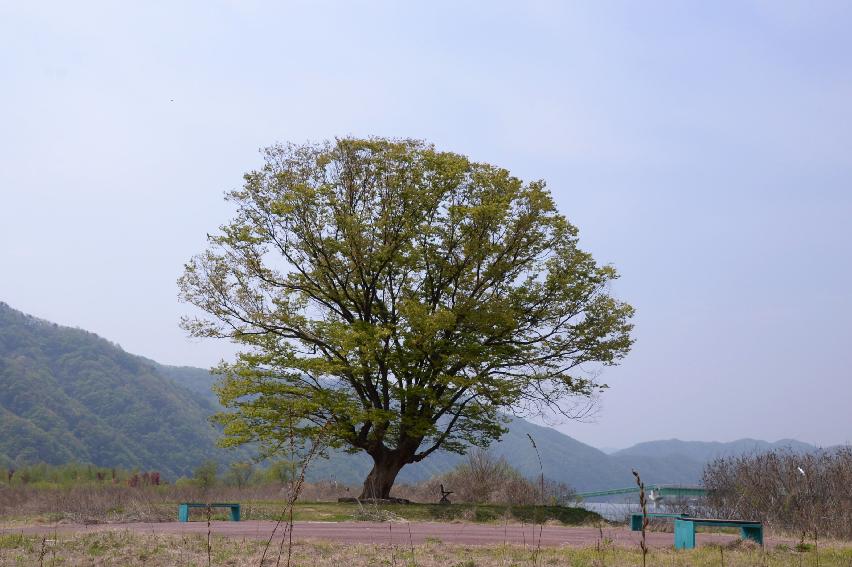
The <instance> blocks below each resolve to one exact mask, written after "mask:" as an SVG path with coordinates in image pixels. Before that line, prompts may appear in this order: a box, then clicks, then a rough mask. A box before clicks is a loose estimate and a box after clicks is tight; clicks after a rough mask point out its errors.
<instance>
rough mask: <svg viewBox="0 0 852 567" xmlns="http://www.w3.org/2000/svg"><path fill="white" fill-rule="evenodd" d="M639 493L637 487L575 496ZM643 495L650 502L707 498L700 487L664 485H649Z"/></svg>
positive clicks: (597, 491) (704, 491) (583, 493)
mask: <svg viewBox="0 0 852 567" xmlns="http://www.w3.org/2000/svg"><path fill="white" fill-rule="evenodd" d="M638 492H639V487H638V486H631V487H629V488H612V489H610V490H595V491H593V492H580V493H578V494H577V496H578V497H579V498H592V497H594V496H611V495H613V494H636V493H638ZM645 493H646V494H647V495H648V498H649V499H651V500H656V499H658V498H664V497H667V496H668V497H675V498H677V497H681V498H697V497H700V496H707V490H706V489H704V488H701V487H700V486H675V485H666V484H651V485H648V486H646V487H645Z"/></svg>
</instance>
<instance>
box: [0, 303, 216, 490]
mask: <svg viewBox="0 0 852 567" xmlns="http://www.w3.org/2000/svg"><path fill="white" fill-rule="evenodd" d="M213 411H214V406H213V404H212V403H211V402H210V401H209V400H208V399H206V398H205V397H202V396H199V395H197V394H195V393H193V392H192V391H190V390H189V389H187V388H183V387H181V386H179V385H177V384H176V383H175V382H174V381H173V380H172V379H171V378H170V377H169V376H167V374H166V373H164V372H163V370H162V367H160V366H159V365H157V364H155V363H152V362H151V361H149V360H147V359H144V358H142V357H138V356H134V355H131V354H128V353H126V352H124V351H123V350H122V349H121V348H120V347H118V346H117V345H114V344H112V343H110V342H109V341H107V340H104V339H102V338H100V337H98V336H97V335H95V334H93V333H89V332H86V331H83V330H79V329H71V328H68V327H61V326H59V325H56V324H53V323H49V322H46V321H42V320H40V319H36V318H34V317H31V316H28V315H25V314H23V313H21V312H19V311H15V310H14V309H12V308H10V307H9V306H8V305H6V304H5V303H0V464H5V465H9V466H11V465H14V464H15V463H18V464H22V463H34V462H47V463H57V464H58V463H64V462H69V461H78V462H90V463H93V464H97V465H101V466H121V467H139V468H142V469H147V470H158V471H160V472H161V473H162V474H164V475H166V476H168V477H172V478H174V477H175V476H178V475H182V474H188V473H190V472H191V470H192V469H193V468H194V467H196V466H197V465H198V463H200V462H201V461H203V460H205V459H209V458H213V459H216V460H219V461H225V460H227V458H228V456H229V455H228V454H227V453H225V452H224V451H223V450H221V449H218V448H216V447H215V440H216V437H217V433H216V431H215V430H214V429H213V427H212V426H211V425H210V424H209V422H208V420H207V418H208V416H209V415H210V414H211V413H212V412H213Z"/></svg>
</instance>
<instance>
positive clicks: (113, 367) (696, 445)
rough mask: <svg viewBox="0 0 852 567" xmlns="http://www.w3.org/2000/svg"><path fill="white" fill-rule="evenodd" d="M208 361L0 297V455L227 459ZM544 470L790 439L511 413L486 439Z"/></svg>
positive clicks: (189, 465) (614, 482)
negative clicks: (565, 427) (602, 446)
mask: <svg viewBox="0 0 852 567" xmlns="http://www.w3.org/2000/svg"><path fill="white" fill-rule="evenodd" d="M215 380H216V377H215V376H213V375H211V374H210V372H208V371H207V370H203V369H200V368H193V367H185V366H167V365H162V364H159V363H157V362H154V361H153V360H150V359H147V358H144V357H141V356H136V355H132V354H128V353H126V352H124V350H122V349H121V348H120V347H119V346H118V345H115V344H113V343H111V342H109V341H107V340H106V339H103V338H101V337H99V336H97V335H95V334H93V333H89V332H87V331H83V330H80V329H72V328H69V327H62V326H59V325H56V324H55V323H50V322H48V321H43V320H41V319H37V318H35V317H32V316H29V315H26V314H24V313H21V312H20V311H16V310H14V309H12V308H11V307H9V306H8V305H6V304H5V303H2V302H0V466H13V465H14V464H15V463H23V462H39V461H44V462H48V463H62V462H69V461H78V462H91V463H93V464H97V465H100V466H122V467H140V468H143V469H148V470H159V471H160V472H162V473H164V474H165V475H167V476H169V477H171V478H174V477H176V476H180V475H187V474H190V473H191V471H192V470H193V469H194V468H195V467H196V466H197V465H198V464H200V463H201V462H202V461H204V460H206V459H214V460H216V461H219V462H220V463H223V464H224V463H227V462H229V461H232V460H235V459H241V460H245V459H248V458H249V457H250V453H249V452H248V451H247V450H238V451H236V452H234V451H226V450H224V449H220V448H218V447H216V445H215V442H216V438H217V435H218V433H217V431H216V430H215V429H214V428H213V427H212V425H211V424H210V422H209V417H210V415H212V414H213V413H214V412H215V411H217V410H218V409H219V406H218V404H217V402H216V398H215V395H214V394H213V392H212V391H211V389H210V387H211V385H212V384H213V382H214V381H215ZM529 436H531V437H532V438H533V439H535V443H536V445H537V447H538V450H539V452H540V454H541V462H542V469H543V472H544V475H545V476H546V477H547V478H549V479H552V480H556V481H561V482H566V483H567V484H569V485H571V486H572V487H574V488H575V489H577V490H578V491H587V490H600V489H607V488H617V487H622V486H630V485H631V484H632V482H633V477H632V475H631V472H630V471H631V469H633V468H635V469H638V470H640V471H641V472H642V477H643V479H644V480H645V481H646V482H648V483H674V484H697V483H698V482H699V481H700V479H701V473H702V470H703V468H704V465H705V463H706V462H707V461H708V460H710V459H712V458H714V457H716V456H723V455H732V454H742V453H749V452H755V451H760V450H767V449H771V448H776V447H779V446H782V447H787V446H789V447H791V448H792V450H797V451H813V450H816V447H814V446H812V445H808V444H806V443H800V442H798V441H793V440H784V441H779V442H776V443H767V442H765V441H756V440H751V439H743V440H740V441H736V442H733V443H712V442H709V443H708V442H696V441H679V440H676V439H672V440H666V441H651V442H647V443H639V444H637V445H634V446H633V447H629V448H627V449H622V450H619V451H616V452H614V453H612V454H606V453H604V452H603V451H600V450H598V449H595V448H594V447H591V446H589V445H586V444H584V443H581V442H580V441H577V440H576V439H573V438H572V437H569V436H567V435H564V434H563V433H560V432H559V431H556V430H555V429H551V428H548V427H543V426H539V425H535V424H532V423H530V422H527V421H524V420H522V419H514V420H512V421H511V423H510V425H509V431H508V433H506V435H504V437H503V438H502V439H501V440H500V441H499V442H497V443H495V444H493V445H492V447H491V449H490V450H491V451H492V452H493V453H494V454H495V455H497V456H503V457H505V458H506V460H507V461H508V462H509V463H510V464H511V465H512V466H514V467H516V468H517V469H518V470H520V471H521V473H523V474H524V475H526V476H528V477H535V476H537V475H538V474H539V461H538V456H537V455H536V451H535V450H534V449H533V447H532V444H531V443H530V440H529ZM463 459H464V456H462V455H456V454H451V453H446V452H440V451H439V452H436V453H434V454H433V455H431V456H430V457H429V458H428V459H426V460H424V461H423V462H421V463H418V464H416V465H409V466H407V467H405V468H404V469H403V470H402V472H401V474H400V476H399V482H407V483H414V482H419V481H422V480H426V479H428V478H431V477H432V476H433V475H436V474H440V473H443V472H446V471H448V470H450V469H451V468H453V467H454V466H456V465H457V464H458V463H459V462H461V461H462V460H463ZM370 465H371V462H370V459H369V457H367V456H366V455H364V454H356V455H350V454H347V453H344V452H336V453H333V454H332V455H330V458H328V459H320V460H318V461H316V462H315V464H314V465H313V466H312V467H311V469H310V470H309V475H308V476H309V479H310V480H318V479H335V480H337V481H339V482H342V483H344V484H348V485H358V484H360V483H361V482H362V481H363V479H364V477H365V476H366V475H367V472H368V471H369V469H370Z"/></svg>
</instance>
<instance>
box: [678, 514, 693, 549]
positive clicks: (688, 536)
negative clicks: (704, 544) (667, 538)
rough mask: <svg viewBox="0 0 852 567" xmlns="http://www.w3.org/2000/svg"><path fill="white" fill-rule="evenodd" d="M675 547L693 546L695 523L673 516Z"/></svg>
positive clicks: (689, 547) (691, 547) (685, 547)
mask: <svg viewBox="0 0 852 567" xmlns="http://www.w3.org/2000/svg"><path fill="white" fill-rule="evenodd" d="M674 540H675V549H694V548H695V523H694V522H690V521H689V520H681V519H679V518H675V521H674Z"/></svg>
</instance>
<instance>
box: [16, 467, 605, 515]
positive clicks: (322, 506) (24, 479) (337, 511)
mask: <svg viewBox="0 0 852 567" xmlns="http://www.w3.org/2000/svg"><path fill="white" fill-rule="evenodd" d="M295 470H296V469H295V467H294V466H293V465H292V464H290V463H285V462H281V463H276V464H274V465H273V466H271V467H268V468H265V469H259V468H255V467H253V466H252V465H250V464H248V463H237V464H235V465H232V466H231V467H230V468H229V469H227V470H225V471H223V472H222V474H218V470H217V467H216V466H215V463H209V462H208V463H203V464H202V465H200V466H199V467H197V469H196V470H195V473H194V475H193V476H192V477H187V478H181V479H179V480H178V481H177V482H175V483H173V484H169V483H167V482H165V481H163V480H162V479H161V478H160V476H159V475H158V474H157V473H156V472H139V471H128V470H122V469H105V468H99V467H93V466H90V465H80V464H69V465H63V466H51V465H35V466H31V467H24V468H22V469H19V470H14V471H13V470H12V469H9V470H7V471H6V475H5V479H4V480H5V482H2V481H0V518H2V519H3V520H4V521H5V522H6V523H7V524H8V523H12V524H23V523H28V522H36V523H42V524H44V523H48V524H49V523H55V522H63V521H64V522H77V523H107V522H110V523H115V522H140V521H151V522H156V521H171V520H174V519H175V517H176V514H177V504H178V502H187V501H191V502H240V503H241V504H242V516H243V518H244V519H246V520H275V519H278V518H279V517H280V514H281V510H282V509H283V508H284V507H285V506H286V501H287V498H288V495H289V491H290V486H291V479H292V478H293V474H294V471H295ZM439 484H444V485H445V486H447V487H452V488H454V489H455V492H454V494H453V495H452V498H453V502H454V503H453V504H451V505H449V506H448V505H439V504H437V500H438V495H439V492H438V485H439ZM479 486H487V487H490V488H489V490H487V491H483V490H482V489H481V488H477V487H479ZM354 490H355V489H352V488H349V487H346V486H343V485H340V484H338V483H335V482H319V483H305V484H303V485H302V486H301V488H300V494H299V501H298V502H297V503H296V504H295V506H294V508H293V519H294V520H296V521H343V520H353V519H355V520H373V521H375V520H387V519H400V520H410V521H458V520H462V521H471V522H497V521H506V520H508V521H518V522H531V523H532V522H546V521H555V522H558V523H561V524H563V525H579V524H589V523H595V522H597V521H599V520H600V516H598V515H597V514H596V513H594V512H589V511H587V510H584V509H581V508H574V507H568V506H565V504H566V503H567V501H568V497H567V495H570V494H572V492H571V491H570V489H569V488H568V487H566V486H564V485H561V484H557V483H550V482H546V483H545V496H544V498H542V497H541V496H540V489H539V487H538V486H537V485H536V483H534V482H532V481H530V480H528V479H525V478H523V477H522V476H521V475H520V474H519V473H518V472H517V471H515V470H514V469H512V468H511V467H510V466H509V465H508V464H507V463H506V462H505V460H503V459H495V458H493V457H492V456H490V455H488V454H486V453H482V452H475V453H472V454H471V456H470V457H469V458H468V460H467V461H466V462H465V463H463V464H462V465H460V466H459V467H458V468H457V469H455V470H453V471H451V472H450V473H448V474H447V475H444V476H441V477H437V478H435V479H433V480H431V481H429V482H427V483H422V484H420V485H417V486H399V487H397V490H396V495H397V496H398V497H402V498H408V499H410V500H413V501H415V502H423V503H412V504H383V505H381V506H377V505H374V504H370V503H367V502H364V503H357V502H355V503H340V502H337V500H338V498H340V497H347V496H351V495H352V493H353V491H354ZM541 503H543V505H541ZM196 512H197V513H199V514H201V513H202V511H196ZM199 517H200V516H199ZM214 519H225V513H224V512H223V511H220V510H215V511H214Z"/></svg>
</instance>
